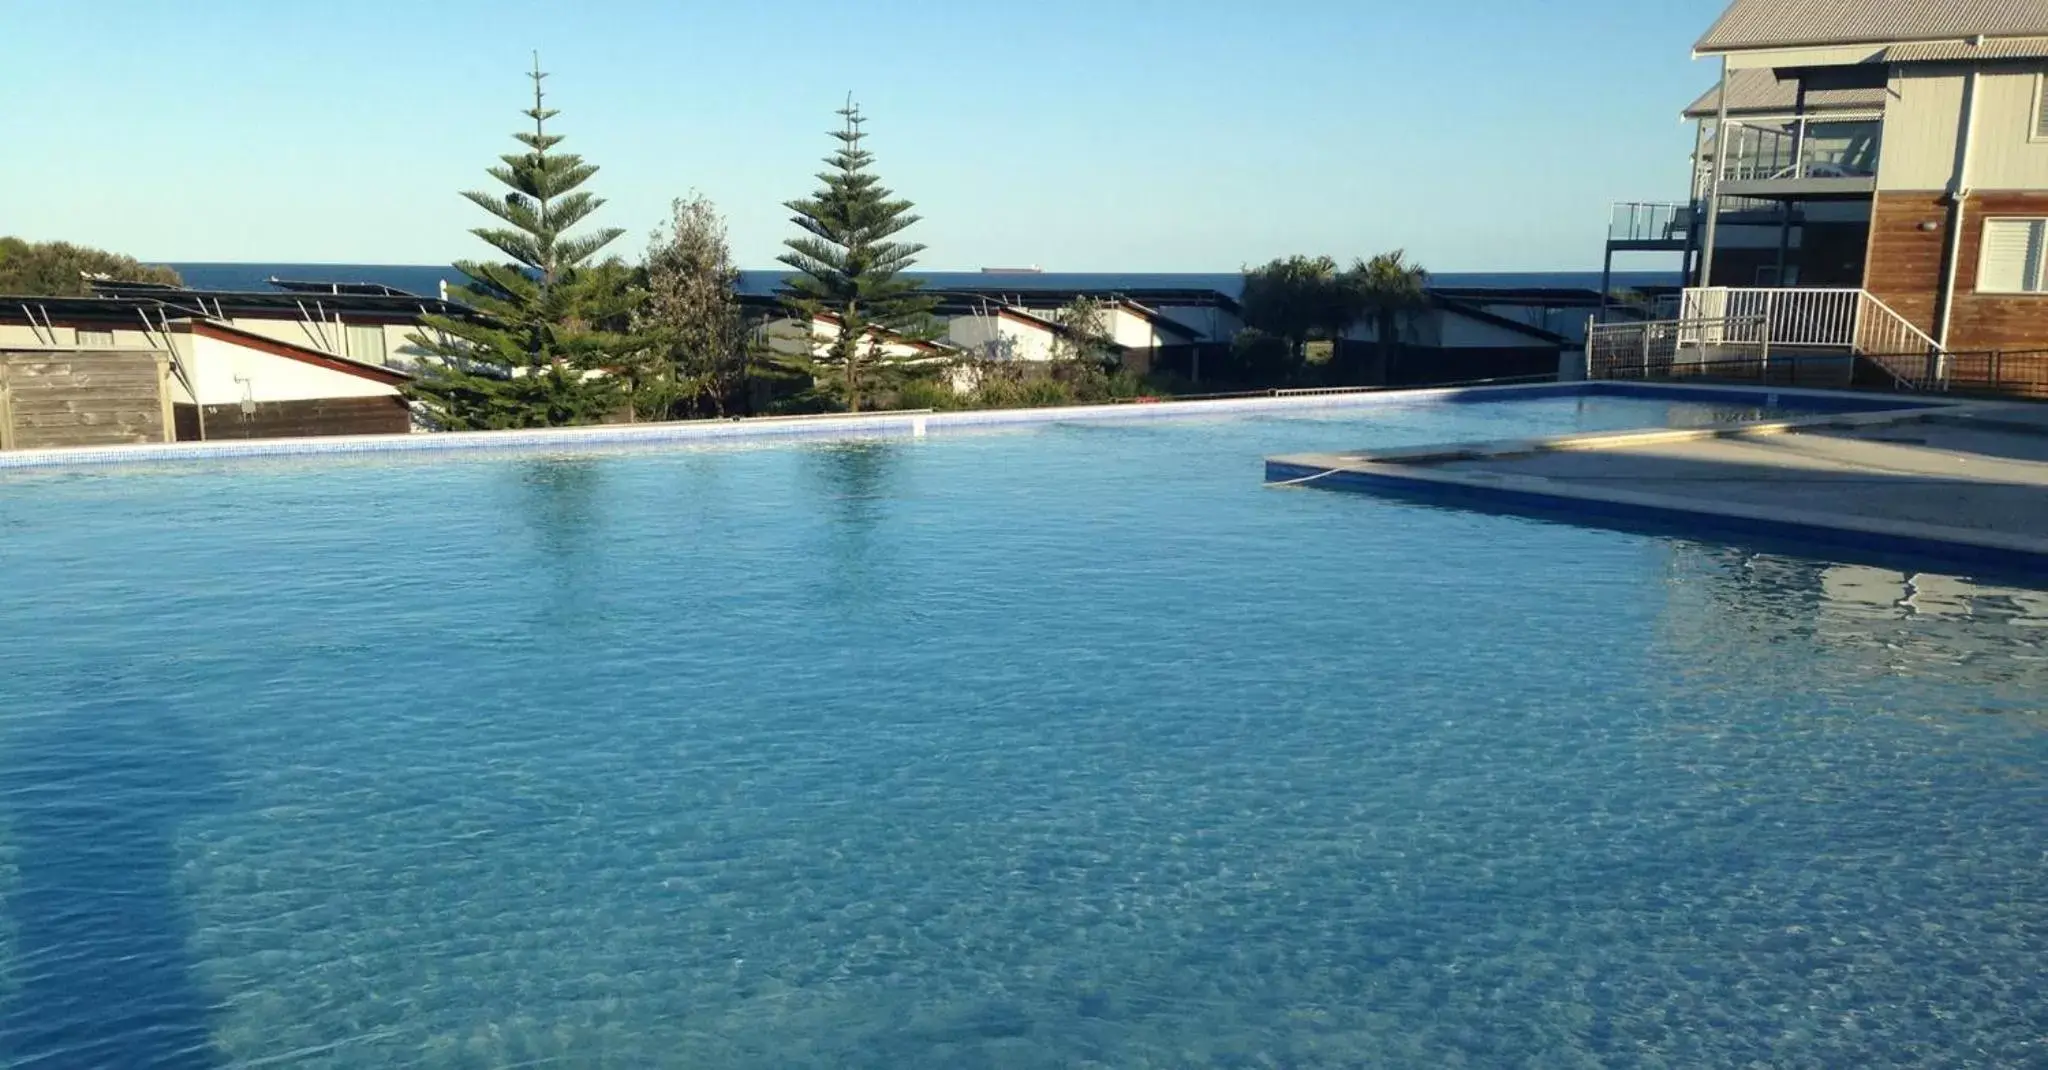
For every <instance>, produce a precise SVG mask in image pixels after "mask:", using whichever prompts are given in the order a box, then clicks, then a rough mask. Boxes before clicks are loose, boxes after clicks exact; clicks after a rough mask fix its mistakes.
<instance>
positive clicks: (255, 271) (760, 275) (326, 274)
mask: <svg viewBox="0 0 2048 1070" xmlns="http://www.w3.org/2000/svg"><path fill="white" fill-rule="evenodd" d="M164 266H166V267H169V268H171V269H172V270H174V271H176V272H177V273H178V274H179V276H181V277H182V278H183V279H184V280H185V284H186V285H188V286H191V287H193V288H195V289H201V290H245V291H246V290H268V289H269V288H270V285H269V283H270V280H271V279H273V278H278V279H291V280H295V281H303V282H356V283H381V284H382V285H385V286H390V287H393V288H394V289H399V290H404V291H405V292H407V293H413V294H419V295H420V296H422V297H433V296H435V295H437V294H438V293H439V292H440V288H441V283H442V282H443V281H444V280H445V281H447V283H448V284H449V285H450V286H454V285H458V284H459V283H460V281H461V279H462V274H461V272H458V271H456V270H455V268H454V266H453V265H434V264H305V263H289V262H283V261H212V262H184V263H180V262H166V263H165V265H164ZM908 274H910V275H912V276H914V277H916V278H919V279H922V280H924V284H925V286H926V287H927V288H929V289H935V290H945V289H949V288H973V289H987V288H989V287H992V286H1001V287H1002V288H1004V289H1006V290H1011V291H1016V292H1029V291H1033V290H1077V289H1107V290H1172V289H1203V290H1215V291H1217V292H1219V293H1223V294H1226V295H1228V296H1231V297H1236V296H1238V295H1239V294H1241V293H1242V292H1243V290H1244V275H1243V274H1242V273H1241V272H1235V271H1229V272H1213V271H1211V272H1200V271H1191V272H1173V271H1128V272H1117V271H1080V272H1076V271H1046V272H1014V273H1013V272H982V271H913V272H909V273H908ZM787 275H788V272H785V271H780V270H758V269H757V270H746V271H741V272H740V286H739V288H740V292H741V293H747V294H770V293H773V292H775V290H776V288H777V285H778V284H779V283H780V282H781V280H782V279H784V278H786V277H787ZM1430 282H1431V284H1432V285H1435V286H1439V287H1446V288H1466V289H1487V290H1506V289H1572V290H1598V289H1599V288H1600V272H1598V271H1476V272H1468V271H1446V272H1433V273H1431V275H1430ZM1613 283H1614V285H1616V286H1623V287H1630V288H1640V287H1649V286H1676V285H1678V284H1679V276H1678V273H1677V272H1675V271H1617V272H1615V273H1614V276H1613Z"/></svg>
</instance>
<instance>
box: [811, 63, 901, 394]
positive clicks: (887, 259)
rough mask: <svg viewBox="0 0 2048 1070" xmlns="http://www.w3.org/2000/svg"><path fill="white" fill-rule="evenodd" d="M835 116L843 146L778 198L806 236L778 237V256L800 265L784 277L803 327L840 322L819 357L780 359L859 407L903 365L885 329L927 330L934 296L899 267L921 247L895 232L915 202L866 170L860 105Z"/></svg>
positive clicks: (867, 156) (868, 157)
mask: <svg viewBox="0 0 2048 1070" xmlns="http://www.w3.org/2000/svg"><path fill="white" fill-rule="evenodd" d="M838 114H839V116H840V118H841V120H842V124H841V127H840V129H838V130H836V131H834V132H833V133H832V137H833V139H834V140H836V141H837V142H839V148H838V150H837V151H835V152H834V153H833V154H832V155H830V156H828V157H826V158H825V167H826V170H825V171H824V172H823V173H821V174H820V175H819V176H818V179H819V181H821V182H823V183H824V187H823V188H822V189H820V190H819V191H818V192H817V193H815V194H813V195H811V196H810V197H808V198H805V199H803V200H797V201H790V202H788V203H787V204H785V205H784V207H786V208H788V209H789V210H790V211H791V212H794V213H795V216H794V217H793V218H792V219H791V222H793V223H795V224H796V225H797V227H798V228H799V229H801V230H802V231H803V234H802V235H801V236H799V237H796V238H791V239H790V240H788V241H787V242H784V243H783V244H784V246H785V247H786V248H787V249H788V250H789V251H788V252H786V253H784V254H783V255H782V256H781V257H779V258H778V259H779V260H780V262H781V263H783V264H784V265H786V266H788V267H789V268H790V269H791V270H793V271H795V272H796V274H795V275H793V276H791V277H790V279H789V280H788V284H789V289H790V291H791V292H790V296H789V297H788V298H786V303H787V304H788V306H789V308H790V311H791V312H793V313H794V314H795V315H796V316H797V317H799V318H800V319H801V321H802V322H803V323H804V324H806V325H808V324H810V323H812V322H814V321H815V319H816V318H817V317H818V316H819V315H820V314H821V313H822V314H825V315H828V316H830V317H832V318H835V319H837V321H838V328H839V332H838V334H837V335H836V336H834V337H832V338H831V339H830V341H829V342H828V343H827V344H826V345H825V347H824V352H823V353H822V355H821V354H818V353H817V352H816V351H815V350H816V346H815V345H813V346H809V347H806V349H807V350H810V351H807V352H804V353H801V354H798V355H796V356H794V357H788V358H785V360H786V361H787V362H788V363H789V364H790V365H792V366H793V367H795V368H797V369H799V370H801V371H803V372H805V373H807V374H809V375H810V376H811V377H812V379H813V381H814V383H815V387H814V389H816V390H817V391H818V392H819V393H820V394H821V395H825V396H828V397H831V396H833V395H836V397H833V398H832V399H833V400H836V401H837V402H839V403H841V404H843V405H844V406H845V407H846V409H847V410H848V411H850V412H858V411H860V405H861V399H862V397H863V396H864V393H868V392H874V391H876V390H877V389H878V388H880V387H882V386H883V385H884V383H885V381H886V380H887V379H890V378H893V377H894V376H892V374H891V373H892V372H896V371H898V370H900V369H896V368H893V367H892V366H891V365H890V363H889V362H887V361H886V360H885V359H884V355H883V349H882V347H883V345H884V339H883V335H884V334H896V335H901V336H908V337H914V338H924V337H929V336H930V335H931V334H932V333H933V330H932V326H931V311H932V309H933V308H934V307H935V302H934V301H933V300H932V299H931V298H929V297H927V296H926V295H924V294H923V293H921V292H920V291H919V284H918V281H917V280H915V279H910V278H905V277H904V276H903V274H902V273H903V272H904V271H906V270H908V269H909V268H910V266H911V265H912V264H914V263H916V258H917V254H918V253H920V252H922V251H924V246H922V245H918V244H916V243H914V242H904V241H896V240H892V239H894V238H895V237H896V236H897V235H900V234H901V233H902V232H903V231H904V230H906V229H908V228H909V227H910V226H911V225H913V224H915V223H916V222H917V221H918V217H917V216H916V215H915V214H914V213H913V212H912V207H913V206H912V205H911V203H910V202H909V201H907V200H901V199H899V198H897V197H896V196H895V194H894V193H893V192H892V191H891V190H889V189H888V188H886V187H884V186H883V185H882V184H881V180H880V179H879V178H877V177H876V176H875V175H873V174H872V173H870V172H869V170H868V168H869V166H870V165H872V164H873V163H874V159H875V157H874V154H873V153H871V152H869V151H867V150H866V149H865V148H862V147H861V139H862V137H863V136H864V135H863V133H862V130H861V126H862V124H863V122H864V121H865V120H864V119H863V118H862V116H861V113H860V108H859V106H858V105H856V104H854V103H853V101H852V99H851V98H848V100H847V103H846V106H845V107H844V108H841V109H840V110H839V113H838Z"/></svg>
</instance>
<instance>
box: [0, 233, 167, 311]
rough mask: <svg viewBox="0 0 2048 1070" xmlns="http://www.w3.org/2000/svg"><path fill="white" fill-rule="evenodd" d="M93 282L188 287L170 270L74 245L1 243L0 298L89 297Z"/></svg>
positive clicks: (9, 239)
mask: <svg viewBox="0 0 2048 1070" xmlns="http://www.w3.org/2000/svg"><path fill="white" fill-rule="evenodd" d="M95 278H104V279H109V280H112V281H116V282H154V283H161V284H163V285H166V286H182V285H184V280H183V279H180V278H179V277H178V273H177V272H175V271H172V270H171V269H170V268H167V267H162V266H159V265H156V264H144V263H142V262H140V261H138V260H136V259H135V258H134V257H132V256H123V255H121V254H120V253H109V252H106V251H104V250H101V249H91V248H87V247H86V246H83V245H73V244H71V243H70V242H61V241H51V242H31V241H27V240H25V239H22V238H14V237H0V294H21V295H25V296H33V297H87V296H90V295H91V294H92V282H93V279H95Z"/></svg>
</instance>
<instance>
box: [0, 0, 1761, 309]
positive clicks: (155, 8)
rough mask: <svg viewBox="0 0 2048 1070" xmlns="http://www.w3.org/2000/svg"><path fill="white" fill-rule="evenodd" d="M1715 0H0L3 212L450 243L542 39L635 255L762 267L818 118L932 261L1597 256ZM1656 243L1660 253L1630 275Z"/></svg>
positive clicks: (95, 229)
mask: <svg viewBox="0 0 2048 1070" xmlns="http://www.w3.org/2000/svg"><path fill="white" fill-rule="evenodd" d="M1721 7H1722V2H1721V0H1569V2H1559V3H1549V4H1537V3H1532V2H1529V0H1266V2H1264V3H1257V4H1253V3H1212V2H1207V0H1179V2H1168V0H1095V2H1092V3H1083V2H1070V0H1032V2H1031V3H1029V4H1015V3H979V2H975V0H953V2H930V3H927V2H895V0H860V2H851V0H848V2H840V3H829V4H828V3H822V2H811V0H785V2H782V3H776V4H762V3H744V2H740V3H735V2H731V0H724V2H716V3H713V2H702V0H670V2H667V3H659V2H637V0H618V2H610V0H584V2H580V3H521V2H507V0H496V2H489V3H479V2H469V0H435V2H433V3H417V2H412V3H399V2H381V0H353V2H351V3H347V4H295V3H279V2H277V0H262V2H247V3H245V2H240V0H206V2H205V3H200V4H167V3H158V2H147V3H145V2H135V3H129V2H118V0H116V2H109V0H95V2H93V3H73V2H70V0H0V38H4V39H5V40H6V41H7V46H6V48H5V49H4V50H0V55H4V59H0V139H4V140H0V144H4V145H6V146H7V151H4V152H0V233H15V234H20V235H24V236H26V237H30V238H37V239H53V238H62V239H67V240H71V241H78V242H84V243H88V244H92V245H98V246H103V247H107V248H112V249H118V250H121V251H125V252H130V253H133V254H135V255H137V256H141V257H144V258H146V259H155V260H179V261H184V260H275V261H313V262H374V263H445V262H447V261H449V260H451V259H456V258H462V257H470V256H477V255H481V254H483V253H484V251H485V248H484V247H483V246H482V245H481V243H479V242H477V241H476V240H475V239H473V238H471V237H469V236H468V234H467V230H468V228H470V227H472V226H475V225H478V224H479V223H480V222H482V215H481V213H480V212H479V211H477V210H476V209H475V208H474V207H472V206H470V205H468V204H467V203H466V202H464V201H462V200H461V199H460V198H458V197H457V196H456V191H457V190H460V189H481V188H492V185H493V184H492V182H491V180H490V179H489V178H488V177H486V176H485V175H484V174H483V173H482V172H483V168H484V167H486V166H488V165H489V164H491V163H493V162H494V160H495V157H496V156H497V154H499V153H502V152H505V151H509V150H510V148H511V147H513V142H512V141H511V140H510V137H509V136H508V135H509V134H510V132H511V131H512V130H513V129H514V128H515V124H518V123H520V122H522V121H523V120H521V119H520V117H519V116H518V115H517V114H516V112H517V110H518V109H519V108H521V107H523V106H524V104H525V101H524V96H525V94H526V93H527V91H528V90H527V83H526V81H525V79H524V78H523V77H522V71H523V70H524V69H525V67H526V65H527V63H528V56H529V52H530V50H532V49H534V48H539V49H540V51H541V60H542V65H543V67H545V68H546V69H547V70H548V71H550V72H552V74H553V77H552V78H550V79H549V81H548V86H549V90H550V94H551V95H550V100H549V103H550V104H551V105H552V106H554V107H558V108H560V109H561V110H562V115H561V116H560V118H559V119H557V120H556V121H555V130H556V132H559V133H562V134H565V135H567V136H568V138H569V141H568V142H567V143H566V145H565V148H567V149H570V150H573V151H577V152H581V153H582V154H584V156H585V157H586V158H588V159H589V160H590V161H591V162H593V163H596V164H598V165H600V166H601V168H602V170H601V171H600V172H599V174H598V176H597V177H596V178H595V179H594V180H593V181H592V184H591V187H590V188H592V189H594V190H595V191H596V192H598V193H599V194H601V195H603V196H604V197H606V198H607V199H608V200H609V202H610V203H609V204H608V205H607V206H606V208H605V209H604V210H603V211H602V212H601V213H600V214H599V216H598V219H599V220H601V221H602V222H604V223H607V224H611V225H616V226H621V227H625V228H627V231H628V233H627V235H626V236H625V237H624V238H621V239H620V242H619V243H618V245H617V246H615V248H618V249H620V250H621V251H623V252H627V253H630V254H633V255H636V256H637V255H638V253H639V251H640V249H641V247H642V246H644V244H645V241H646V235H647V232H648V231H649V230H650V229H651V228H652V227H653V226H654V225H655V224H656V223H657V222H659V220H660V219H661V218H662V216H663V214H664V212H665V208H666V205H667V203H668V201H669V200H670V198H672V197H675V196H678V195H681V194H684V193H686V192H688V191H689V190H691V189H693V188H694V189H698V190H701V191H703V192H704V193H705V194H707V195H709V196H710V197H711V198H712V199H713V200H715V201H716V202H717V203H718V205H719V207H720V209H721V210H722V211H723V212H724V213H725V215H726V217H727V219H728V221H729V223H730V226H731V234H732V244H733V248H734V252H735V254H736V256H737V257H738V259H739V260H740V261H741V263H742V264H743V265H745V266H748V267H764V266H771V265H772V260H773V258H774V256H775V255H776V253H777V251H778V249H779V243H780V242H781V241H782V239H783V238H785V237H787V236H788V235H789V233H790V227H789V225H788V223H787V213H786V212H785V211H784V210H783V209H782V208H781V207H780V205H781V203H782V202H783V201H786V200H789V199H791V198H792V197H796V196H799V195H802V194H804V193H807V192H808V191H809V190H810V189H811V188H813V187H814V186H815V184H816V183H815V180H814V179H813V177H812V176H813V174H814V173H815V172H816V171H817V169H818V158H819V157H821V156H822V155H824V153H825V152H826V151H827V150H828V148H829V145H828V142H827V139H826V137H825V136H824V132H825V130H826V129H827V128H828V127H829V126H831V125H832V123H833V117H832V111H833V109H834V108H836V107H837V106H838V105H839V103H840V101H841V100H842V98H843V97H844V96H845V94H846V93H847V92H848V91H851V92H853V93H854V95H855V96H856V98H857V99H858V100H859V101H860V102H861V104H862V105H863V107H864V108H865V109H866V111H867V113H868V115H869V117H870V120H871V121H870V126H869V128H870V130H871V132H872V135H873V137H872V141H871V147H872V148H873V149H874V150H875V151H876V153H877V154H878V156H879V161H878V171H879V172H880V174H881V175H882V177H883V178H884V179H885V180H886V181H887V182H888V184H889V185H891V186H892V187H894V188H895V189H896V190H897V191H898V192H899V193H901V194H902V195H904V196H907V197H910V198H911V199H913V200H915V201H916V202H917V204H918V206H919V209H920V211H921V213H922V215H923V216H924V220H925V221H924V222H923V223H921V224H919V226H918V227H917V228H915V230H914V231H913V232H912V233H913V236H914V237H915V238H917V239H918V240H921V241H923V242H924V243H925V244H926V245H928V246H929V251H928V252H927V253H926V254H925V256H924V258H923V263H922V266H925V267H928V268H933V269H966V270H971V269H974V268H978V267H984V266H1021V265H1030V264H1035V265H1038V266H1041V267H1043V268H1045V269H1047V270H1055V271H1110V270H1125V271H1215V270H1232V269H1235V268H1236V267H1238V266H1239V265H1241V264H1244V263H1254V262H1259V261H1263V260H1265V259H1267V258H1270V257H1273V256H1278V255H1283V254H1287V253H1295V252H1310V253H1329V254H1331V255H1334V256H1337V257H1340V258H1347V259H1348V258H1350V257H1353V256H1361V255H1369V254H1371V253H1374V252H1377V251H1380V250H1383V249H1389V248H1395V247H1405V248H1406V249H1408V250H1409V251H1410V252H1411V253H1412V254H1414V255H1415V256H1416V257H1418V258H1419V259H1420V260H1421V261H1422V262H1423V263H1425V264H1426V265H1428V266H1429V267H1431V268H1432V269H1434V270H1438V271H1513V270H1565V269H1577V268H1585V267H1596V266H1597V265H1598V263H1599V257H1600V236H1601V230H1602V227H1603V225H1604V221H1605V218H1606V205H1607V203H1608V202H1610V201H1614V200H1632V199H1654V200H1664V199H1669V198H1671V197H1673V196H1676V195H1678V194H1679V193H1680V192H1681V191H1682V190H1683V188H1684V184H1685V170H1686V159H1685V157H1686V154H1687V152H1688V151H1689V150H1690V148H1691V138H1690V134H1689V133H1688V131H1687V128H1686V127H1684V126H1683V125H1682V124H1681V123H1680V122H1679V121H1678V119H1677V114H1678V111H1679V109H1680V108H1682V107H1683V106H1684V105H1685V104H1686V103H1687V102H1688V101H1689V100H1691V98H1692V97H1693V96H1694V95H1696V94H1697V93H1698V92H1699V91H1700V90H1702V89H1703V88H1705V87H1706V86H1707V85H1708V84H1710V83H1711V81H1712V79H1713V77H1714V72H1713V70H1712V69H1710V68H1709V66H1708V65H1707V64H1704V63H1700V64H1695V63H1693V62H1691V61H1690V60H1689V58H1688V48H1689V46H1690V45H1691V43H1692V42H1693V40H1694V39H1696V38H1697V37H1698V36H1699V34H1700V32H1701V31H1703V30H1704V29H1705V28H1706V27H1707V25H1708V24H1710V23H1711V22H1712V21H1713V19H1714V17H1715V16H1716V15H1717V14H1718V13H1719V11H1720V9H1721ZM1650 266H1654V265H1650Z"/></svg>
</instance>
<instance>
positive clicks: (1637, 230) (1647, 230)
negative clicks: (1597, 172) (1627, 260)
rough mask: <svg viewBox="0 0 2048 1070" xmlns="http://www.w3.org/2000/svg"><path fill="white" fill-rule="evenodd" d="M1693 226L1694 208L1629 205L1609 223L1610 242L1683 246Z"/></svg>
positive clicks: (1619, 207)
mask: <svg viewBox="0 0 2048 1070" xmlns="http://www.w3.org/2000/svg"><path fill="white" fill-rule="evenodd" d="M1691 226H1692V206H1691V205H1688V204H1651V203H1646V202H1641V201H1625V202H1622V203H1620V204H1616V205H1615V206H1614V207H1613V210H1612V213H1611V214H1610V215H1609V217H1608V220H1607V240H1608V241H1615V242H1683V241H1684V240H1685V236H1686V230H1687V229H1688V228H1689V227H1691Z"/></svg>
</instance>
